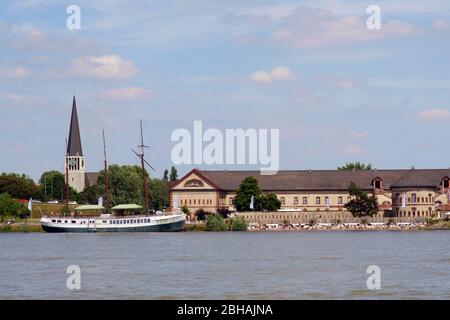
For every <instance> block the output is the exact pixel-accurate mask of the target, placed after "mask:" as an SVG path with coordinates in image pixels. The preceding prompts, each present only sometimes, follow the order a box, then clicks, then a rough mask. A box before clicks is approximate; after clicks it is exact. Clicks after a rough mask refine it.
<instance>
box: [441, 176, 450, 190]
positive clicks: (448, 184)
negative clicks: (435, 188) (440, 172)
mask: <svg viewBox="0 0 450 320" xmlns="http://www.w3.org/2000/svg"><path fill="white" fill-rule="evenodd" d="M442 185H443V187H444V188H445V189H448V188H449V186H450V180H449V179H448V178H446V179H444V180H443V181H442Z"/></svg>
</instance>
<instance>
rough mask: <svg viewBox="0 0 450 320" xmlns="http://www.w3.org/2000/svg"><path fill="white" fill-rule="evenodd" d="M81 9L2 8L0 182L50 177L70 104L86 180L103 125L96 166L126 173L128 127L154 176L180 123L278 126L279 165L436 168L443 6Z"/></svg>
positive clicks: (444, 120) (442, 107) (210, 4)
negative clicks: (143, 147) (371, 14)
mask: <svg viewBox="0 0 450 320" xmlns="http://www.w3.org/2000/svg"><path fill="white" fill-rule="evenodd" d="M93 2H94V1H84V0H83V1H81V0H78V1H56V0H22V1H20V0H19V1H2V2H1V3H0V128H1V132H0V172H3V171H6V172H19V173H26V174H28V175H30V176H31V177H33V178H35V179H36V178H38V177H39V176H40V174H41V173H42V172H43V171H45V170H50V169H59V170H62V166H63V157H64V151H65V150H64V144H65V137H66V135H67V131H68V126H69V120H70V108H71V102H72V95H73V93H75V94H76V96H77V103H78V113H79V120H80V127H81V135H82V137H81V138H82V142H83V151H84V153H85V156H86V162H87V167H88V171H96V170H99V169H100V168H101V166H102V141H101V129H102V128H104V129H105V131H106V134H107V140H108V141H107V143H108V152H109V161H110V163H119V164H137V160H136V159H135V156H134V155H133V154H132V153H131V151H130V149H131V148H135V146H136V145H137V144H138V138H139V136H138V123H139V119H141V118H142V119H143V121H144V130H145V139H146V143H147V144H149V145H151V147H152V148H151V149H150V150H149V152H148V153H147V154H148V157H147V158H148V160H149V161H150V162H151V163H153V164H154V167H156V169H157V171H156V172H155V175H157V176H160V175H161V174H162V171H163V170H164V168H167V167H170V166H171V165H172V163H171V159H170V151H171V148H172V147H173V146H174V143H173V142H171V141H170V135H171V133H172V131H173V130H174V129H176V128H187V129H190V130H192V128H193V121H194V120H202V121H203V126H204V127H205V128H212V127H214V128H219V129H225V128H244V129H245V128H256V129H260V128H266V129H271V128H275V129H280V166H281V169H308V168H312V169H333V168H336V167H337V166H339V165H341V164H343V163H345V162H348V161H354V160H360V161H364V162H370V163H372V164H373V165H374V166H375V167H377V168H380V169H381V168H409V167H411V166H415V167H417V168H425V167H426V168H437V167H443V168H447V167H449V166H450V148H449V137H450V131H449V129H448V128H449V121H450V99H449V97H450V90H449V89H450V63H449V57H450V41H449V40H450V3H449V2H448V1H440V0H434V1H418V0H410V1H400V0H389V1H344V0H339V1H338V0H328V1H320V0H319V1H269V0H262V1H256V0H249V1H245V0H240V1H235V0H231V1H206V0H204V1H200V0H183V1H180V0H179V1H130V2H129V3H128V1H106V0H101V1H95V4H93ZM71 4H76V5H78V6H79V7H80V8H81V27H82V28H81V30H75V31H73V30H68V29H67V28H66V20H67V18H68V14H66V8H67V7H68V6H69V5H71ZM372 4H375V5H378V6H379V7H380V8H381V17H382V27H381V30H372V31H370V30H368V29H367V28H366V19H367V17H368V15H367V14H366V8H367V6H369V5H372ZM200 167H201V168H204V169H217V168H224V167H209V166H200ZM191 168H192V167H191V166H183V167H180V168H179V171H180V172H181V173H183V172H186V171H187V170H189V169H191ZM227 168H228V169H245V168H248V167H246V166H231V167H230V166H228V167H227ZM258 168H259V167H258Z"/></svg>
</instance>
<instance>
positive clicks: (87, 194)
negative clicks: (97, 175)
mask: <svg viewBox="0 0 450 320" xmlns="http://www.w3.org/2000/svg"><path fill="white" fill-rule="evenodd" d="M108 177H109V175H108ZM100 195H101V194H100V191H99V188H98V185H93V186H88V187H86V188H85V189H84V190H83V191H82V192H80V193H79V194H78V202H79V203H90V204H97V202H98V198H99V197H100ZM104 200H105V199H104Z"/></svg>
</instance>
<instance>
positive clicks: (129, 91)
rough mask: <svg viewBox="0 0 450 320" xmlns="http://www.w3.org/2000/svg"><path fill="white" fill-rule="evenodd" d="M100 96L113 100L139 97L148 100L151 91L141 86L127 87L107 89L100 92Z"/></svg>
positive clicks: (150, 96)
mask: <svg viewBox="0 0 450 320" xmlns="http://www.w3.org/2000/svg"><path fill="white" fill-rule="evenodd" d="M100 95H101V97H103V98H107V99H113V100H130V99H141V100H149V99H151V98H152V91H151V90H148V89H145V88H141V87H127V88H119V89H114V90H109V91H106V92H103V93H101V94H100Z"/></svg>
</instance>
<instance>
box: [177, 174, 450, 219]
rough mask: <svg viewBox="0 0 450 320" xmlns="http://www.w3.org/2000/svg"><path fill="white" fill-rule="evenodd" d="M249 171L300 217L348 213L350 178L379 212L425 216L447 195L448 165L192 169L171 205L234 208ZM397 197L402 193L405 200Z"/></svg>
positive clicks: (446, 199) (445, 202)
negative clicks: (374, 200) (271, 170)
mask: <svg viewBox="0 0 450 320" xmlns="http://www.w3.org/2000/svg"><path fill="white" fill-rule="evenodd" d="M248 176H253V177H255V178H256V179H257V180H258V183H259V186H260V188H261V190H262V191H263V192H266V193H269V192H270V193H274V194H276V195H277V197H278V198H279V200H280V202H281V210H282V211H292V212H301V213H302V216H303V217H305V218H308V217H312V216H318V215H319V216H326V217H330V218H346V217H350V213H349V212H347V211H346V209H345V207H344V205H345V203H347V202H348V201H349V200H350V196H349V194H348V186H349V184H350V183H351V182H354V183H355V184H356V185H357V186H359V187H360V188H362V189H364V190H365V191H367V192H369V193H370V194H372V195H373V196H376V197H377V199H378V203H379V208H380V213H379V216H380V217H381V216H404V217H429V216H431V215H433V214H436V213H437V212H438V211H439V208H440V207H442V206H444V205H448V204H449V197H450V196H449V192H450V188H449V182H448V181H449V179H448V177H449V176H450V169H425V170H418V169H411V170H356V171H340V170H287V171H279V172H278V173H277V174H276V175H260V172H259V171H227V170H225V171H205V170H198V169H194V170H192V171H190V172H189V173H187V174H186V175H185V176H184V177H182V178H181V179H180V180H178V181H177V182H176V183H173V184H172V185H171V186H170V204H171V207H172V206H173V204H174V199H175V198H176V203H177V205H178V206H180V207H181V206H183V205H186V206H187V207H188V208H189V209H190V211H196V210H198V209H204V210H207V211H217V210H218V209H219V208H228V209H229V210H235V209H234V206H233V200H234V197H235V196H236V191H237V189H238V187H239V184H240V183H241V181H242V180H243V179H244V178H245V177H248ZM399 197H401V199H403V197H405V199H406V202H403V203H402V202H401V199H400V198H399ZM399 201H400V202H399Z"/></svg>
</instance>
